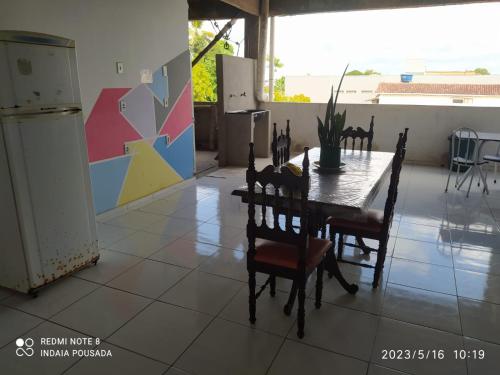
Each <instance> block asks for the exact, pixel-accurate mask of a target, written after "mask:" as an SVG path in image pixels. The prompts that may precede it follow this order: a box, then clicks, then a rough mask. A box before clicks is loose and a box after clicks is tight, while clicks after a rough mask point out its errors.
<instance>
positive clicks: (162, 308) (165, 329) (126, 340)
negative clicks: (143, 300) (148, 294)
mask: <svg viewBox="0 0 500 375" xmlns="http://www.w3.org/2000/svg"><path fill="white" fill-rule="evenodd" d="M210 319H211V317H210V316H209V315H206V314H202V313H199V312H196V311H191V310H187V309H183V308H181V307H176V306H172V305H168V304H166V303H162V302H154V303H153V304H152V305H150V306H148V308H147V309H145V310H144V311H142V312H141V313H140V314H139V315H137V316H136V317H135V318H134V319H132V320H131V321H130V322H128V323H127V324H126V325H125V326H123V327H122V328H121V329H120V330H119V331H118V332H116V333H115V334H114V335H113V336H111V337H110V338H109V339H108V341H109V342H111V343H113V344H116V345H118V346H120V347H123V348H126V349H129V350H133V351H134V352H137V353H140V354H142V355H145V356H147V357H150V358H153V359H156V360H158V361H161V362H163V363H167V364H172V363H174V362H175V360H176V359H177V357H179V356H180V355H181V354H182V353H183V352H184V350H186V348H187V347H188V346H189V345H190V344H191V342H192V341H193V340H194V339H195V338H196V337H197V336H198V335H199V334H200V333H201V331H202V330H203V329H204V328H205V327H206V326H207V324H208V323H209V321H210ZM213 344H214V343H213Z"/></svg>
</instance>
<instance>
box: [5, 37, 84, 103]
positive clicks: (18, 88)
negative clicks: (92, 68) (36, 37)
mask: <svg viewBox="0 0 500 375" xmlns="http://www.w3.org/2000/svg"><path fill="white" fill-rule="evenodd" d="M76 68H77V67H76V53H75V49H74V48H66V47H55V46H47V45H37V44H27V43H17V42H6V41H3V42H0V77H1V78H2V84H1V85H0V108H13V107H21V108H32V109H33V111H34V112H37V111H38V110H39V109H40V108H53V107H61V106H68V105H71V106H73V105H75V104H77V105H80V102H81V100H80V88H79V85H78V75H77V69H76Z"/></svg>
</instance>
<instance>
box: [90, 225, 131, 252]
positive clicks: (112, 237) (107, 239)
mask: <svg viewBox="0 0 500 375" xmlns="http://www.w3.org/2000/svg"><path fill="white" fill-rule="evenodd" d="M134 232H135V229H130V228H124V227H118V226H115V225H110V224H106V223H97V238H98V239H99V246H100V247H107V246H110V245H111V244H113V243H115V242H116V241H118V240H121V239H122V238H125V237H127V236H129V235H131V234H132V233H134Z"/></svg>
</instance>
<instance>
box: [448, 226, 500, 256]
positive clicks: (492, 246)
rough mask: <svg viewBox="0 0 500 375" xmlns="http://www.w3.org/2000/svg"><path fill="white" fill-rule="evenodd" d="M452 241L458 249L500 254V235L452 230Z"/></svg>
mask: <svg viewBox="0 0 500 375" xmlns="http://www.w3.org/2000/svg"><path fill="white" fill-rule="evenodd" d="M451 239H452V244H453V247H454V248H456V249H470V250H481V251H491V252H500V246H499V244H500V235H498V234H493V233H484V232H477V231H464V230H451Z"/></svg>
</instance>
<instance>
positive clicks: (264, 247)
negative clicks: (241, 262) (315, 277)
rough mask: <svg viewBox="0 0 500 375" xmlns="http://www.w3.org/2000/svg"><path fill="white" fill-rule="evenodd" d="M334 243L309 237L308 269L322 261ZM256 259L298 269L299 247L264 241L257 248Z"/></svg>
mask: <svg viewBox="0 0 500 375" xmlns="http://www.w3.org/2000/svg"><path fill="white" fill-rule="evenodd" d="M331 245H332V243H331V242H330V241H328V240H322V239H320V238H314V237H310V238H309V248H308V249H307V255H306V269H307V270H312V269H314V268H316V267H317V266H318V264H320V263H321V260H322V259H323V256H324V255H325V253H326V252H327V250H328V249H329V248H330V246H331ZM255 250H256V254H255V258H254V259H255V261H256V262H260V263H266V264H271V265H274V266H278V267H284V268H289V269H297V266H298V262H299V249H298V247H297V246H294V245H288V244H284V243H280V242H274V241H267V240H266V241H263V242H262V243H261V244H260V245H258V246H257V247H256V248H255Z"/></svg>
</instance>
